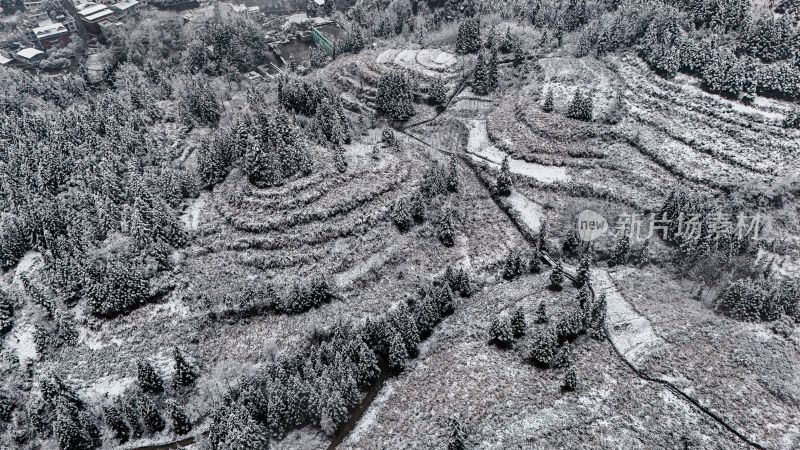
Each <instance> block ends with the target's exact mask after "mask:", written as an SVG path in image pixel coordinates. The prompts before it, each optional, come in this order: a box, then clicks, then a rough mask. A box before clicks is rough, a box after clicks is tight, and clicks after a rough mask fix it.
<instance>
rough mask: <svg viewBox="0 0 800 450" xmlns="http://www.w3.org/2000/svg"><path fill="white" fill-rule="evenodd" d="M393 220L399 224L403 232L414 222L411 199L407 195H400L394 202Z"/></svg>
mask: <svg viewBox="0 0 800 450" xmlns="http://www.w3.org/2000/svg"><path fill="white" fill-rule="evenodd" d="M392 221H393V222H394V224H395V225H396V226H397V229H398V230H400V232H401V233H405V232H406V231H408V230H409V229H411V226H412V225H413V224H414V218H413V217H411V211H410V205H409V200H408V199H407V198H405V197H400V198H398V199H397V200H395V202H394V206H392Z"/></svg>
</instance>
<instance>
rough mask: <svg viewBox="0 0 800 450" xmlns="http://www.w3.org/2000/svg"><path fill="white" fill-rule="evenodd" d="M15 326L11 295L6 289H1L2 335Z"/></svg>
mask: <svg viewBox="0 0 800 450" xmlns="http://www.w3.org/2000/svg"><path fill="white" fill-rule="evenodd" d="M13 326H14V308H13V307H12V303H11V297H10V296H9V295H8V294H6V292H5V291H3V290H0V337H2V336H3V335H4V334H6V333H8V332H9V331H11V327H13Z"/></svg>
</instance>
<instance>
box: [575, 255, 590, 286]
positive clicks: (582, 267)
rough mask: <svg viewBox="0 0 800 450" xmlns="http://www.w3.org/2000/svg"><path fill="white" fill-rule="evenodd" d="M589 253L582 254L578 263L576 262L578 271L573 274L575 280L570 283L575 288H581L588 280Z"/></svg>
mask: <svg viewBox="0 0 800 450" xmlns="http://www.w3.org/2000/svg"><path fill="white" fill-rule="evenodd" d="M589 264H590V261H589V255H588V254H585V255H583V258H581V262H580V264H578V273H577V274H576V275H575V281H574V282H573V283H572V284H574V285H575V287H576V288H579V289H580V288H582V287H583V286H585V285H586V284H587V283H588V282H589Z"/></svg>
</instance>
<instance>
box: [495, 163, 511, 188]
mask: <svg viewBox="0 0 800 450" xmlns="http://www.w3.org/2000/svg"><path fill="white" fill-rule="evenodd" d="M512 185H513V182H512V178H511V169H510V168H509V163H508V156H506V157H505V158H504V159H503V164H502V165H501V166H500V173H499V174H498V175H497V185H496V187H497V193H498V195H501V196H503V197H508V196H509V195H511V186H512Z"/></svg>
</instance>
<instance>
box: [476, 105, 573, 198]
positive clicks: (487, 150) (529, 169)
mask: <svg viewBox="0 0 800 450" xmlns="http://www.w3.org/2000/svg"><path fill="white" fill-rule="evenodd" d="M466 125H467V127H468V128H469V138H468V140H467V152H469V153H471V154H472V155H473V159H474V160H476V161H481V162H486V161H488V162H489V164H490V165H491V166H492V167H495V168H499V167H500V165H501V164H502V163H503V159H505V157H506V156H508V154H506V152H504V151H502V150H500V149H498V148H497V147H495V146H494V145H492V143H491V141H490V140H489V133H488V131H487V130H486V121H485V120H482V119H473V120H469V121H467V123H466ZM508 168H509V170H510V171H511V173H515V174H518V175H522V176H525V177H528V178H533V179H535V180H536V181H540V182H542V183H554V182H556V181H567V180H569V175H567V169H566V168H565V167H558V166H545V165H542V164H535V163H529V162H527V161H522V160H519V159H515V158H510V157H509V159H508Z"/></svg>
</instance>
